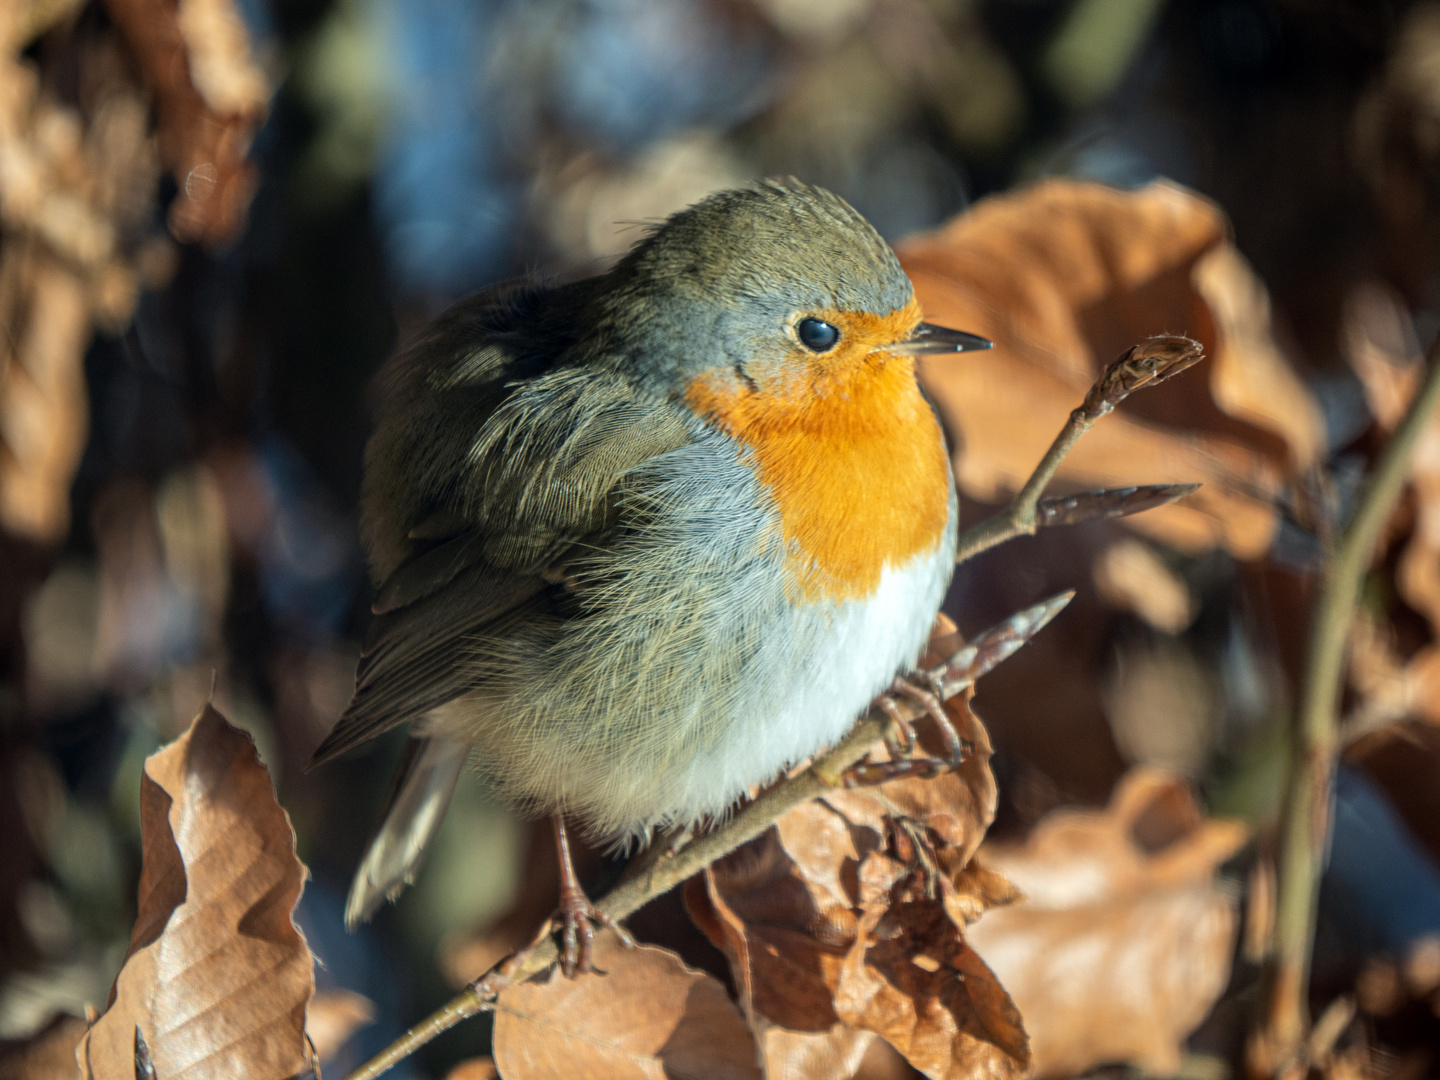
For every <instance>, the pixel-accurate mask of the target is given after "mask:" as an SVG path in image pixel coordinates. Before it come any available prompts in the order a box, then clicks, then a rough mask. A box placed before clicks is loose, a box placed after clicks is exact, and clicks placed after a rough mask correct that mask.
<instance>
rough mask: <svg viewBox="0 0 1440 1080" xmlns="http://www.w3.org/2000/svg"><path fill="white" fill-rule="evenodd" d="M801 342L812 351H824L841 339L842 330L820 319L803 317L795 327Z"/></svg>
mask: <svg viewBox="0 0 1440 1080" xmlns="http://www.w3.org/2000/svg"><path fill="white" fill-rule="evenodd" d="M795 333H796V334H797V335H799V337H800V344H801V345H804V346H805V347H806V348H807V349H809V350H810V351H811V352H824V351H825V350H826V349H829V348H832V347H833V346H834V344H835V343H836V342H837V341H839V340H840V331H839V329H838V328H837V327H834V326H831V325H830V324H829V323H828V322H822V321H821V320H819V319H801V320H800V322H799V323H798V324H797V325H796V327H795Z"/></svg>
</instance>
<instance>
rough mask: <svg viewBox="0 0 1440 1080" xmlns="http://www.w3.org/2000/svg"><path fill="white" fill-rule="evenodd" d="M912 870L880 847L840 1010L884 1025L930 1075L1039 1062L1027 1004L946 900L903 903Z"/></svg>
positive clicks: (865, 1024) (1013, 1073)
mask: <svg viewBox="0 0 1440 1080" xmlns="http://www.w3.org/2000/svg"><path fill="white" fill-rule="evenodd" d="M904 876H905V870H904V868H903V867H902V866H900V865H899V864H898V863H896V862H895V861H894V860H892V859H889V858H886V857H885V856H883V855H881V854H879V853H872V854H870V855H868V856H867V857H866V858H865V861H864V862H863V863H862V864H861V866H860V889H861V903H862V905H863V909H864V914H863V915H862V916H861V919H860V926H859V928H858V933H857V935H856V938H855V942H854V944H853V945H852V946H851V947H850V950H849V952H848V953H847V954H846V957H845V962H844V964H843V965H842V966H841V969H840V978H839V980H838V982H837V985H836V987H835V1011H836V1013H837V1014H838V1015H839V1016H840V1018H841V1019H842V1020H844V1021H846V1022H847V1023H849V1024H851V1025H852V1026H854V1027H857V1028H861V1029H863V1030H867V1031H873V1032H876V1033H877V1034H878V1035H880V1036H881V1037H883V1038H884V1039H885V1041H886V1042H888V1043H889V1044H890V1045H891V1046H893V1047H895V1049H897V1050H899V1051H900V1052H901V1053H902V1054H904V1055H905V1058H906V1060H907V1061H909V1062H910V1064H911V1065H913V1066H915V1068H917V1069H919V1070H920V1071H921V1072H923V1073H925V1074H926V1075H927V1076H931V1077H945V1078H950V1077H954V1078H957V1080H958V1078H960V1077H1006V1078H1008V1077H1018V1076H1022V1075H1024V1074H1025V1073H1026V1071H1027V1069H1028V1066H1029V1064H1030V1048H1029V1043H1028V1040H1027V1039H1026V1036H1025V1028H1024V1026H1023V1025H1022V1023H1021V1020H1020V1013H1019V1012H1018V1011H1017V1010H1016V1008H1015V1005H1014V1004H1013V1003H1012V1002H1011V1000H1010V997H1009V995H1007V994H1006V993H1005V990H1004V989H1003V988H1002V987H1001V985H1000V983H999V982H998V981H997V980H996V978H995V976H994V975H993V974H992V973H991V971H990V969H989V968H987V967H986V966H985V963H984V961H982V960H981V959H980V957H979V956H978V955H977V954H976V953H975V950H973V949H972V948H970V947H969V946H968V945H967V944H966V943H965V939H964V937H963V936H962V935H961V933H960V930H959V928H958V927H957V926H956V925H955V922H954V921H953V920H952V919H951V918H950V917H949V916H948V914H947V912H946V911H945V908H944V906H943V905H941V904H939V903H937V902H935V901H925V900H915V901H908V902H907V901H903V900H902V901H900V902H897V898H896V896H895V893H894V890H895V886H896V884H898V883H899V882H900V881H902V880H903V878H904Z"/></svg>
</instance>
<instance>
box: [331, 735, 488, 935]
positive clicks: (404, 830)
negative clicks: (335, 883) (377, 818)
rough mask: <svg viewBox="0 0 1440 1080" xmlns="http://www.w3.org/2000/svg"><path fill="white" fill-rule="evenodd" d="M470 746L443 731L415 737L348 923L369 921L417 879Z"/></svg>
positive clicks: (352, 898)
mask: <svg viewBox="0 0 1440 1080" xmlns="http://www.w3.org/2000/svg"><path fill="white" fill-rule="evenodd" d="M467 753H468V748H467V747H466V746H465V745H464V744H463V743H459V742H456V741H454V740H453V739H446V738H442V737H439V736H432V737H428V738H412V739H411V740H410V743H409V745H408V746H406V748H405V754H404V756H403V757H402V758H401V759H400V764H399V766H397V768H396V771H395V781H394V783H393V784H392V786H391V791H390V803H389V805H388V807H387V808H386V810H385V816H384V817H383V818H382V819H381V822H380V828H379V829H378V830H377V831H376V833H375V838H374V839H373V840H371V841H370V847H369V849H368V850H367V851H366V852H365V858H364V859H362V860H361V862H360V868H359V869H358V870H356V871H355V880H354V881H353V882H352V883H351V885H350V895H349V896H348V897H347V898H346V900H345V926H346V927H347V928H348V929H351V930H353V929H355V927H356V926H358V925H359V924H360V923H362V922H367V921H368V920H369V919H370V917H371V916H372V915H374V914H375V912H376V911H377V910H378V909H379V907H380V905H381V904H382V903H384V902H385V901H386V900H394V899H395V898H396V897H397V896H399V895H400V892H401V890H402V889H404V888H405V886H406V885H409V884H410V883H411V882H412V881H414V880H415V874H416V872H417V871H418V870H419V869H420V862H421V860H422V859H423V858H424V855H425V848H426V846H427V845H428V844H429V843H430V841H431V840H432V839H434V837H435V833H436V832H437V831H439V828H440V822H442V821H443V820H444V819H445V810H446V809H447V808H448V807H449V805H450V796H451V795H453V794H454V793H455V783H456V781H458V780H459V779H460V772H461V770H462V769H464V767H465V757H466V754H467Z"/></svg>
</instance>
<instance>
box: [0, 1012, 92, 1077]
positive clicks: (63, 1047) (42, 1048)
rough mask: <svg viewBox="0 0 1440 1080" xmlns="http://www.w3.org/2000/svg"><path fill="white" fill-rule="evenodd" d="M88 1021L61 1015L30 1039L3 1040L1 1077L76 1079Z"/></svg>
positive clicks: (0, 1046) (0, 1063)
mask: <svg viewBox="0 0 1440 1080" xmlns="http://www.w3.org/2000/svg"><path fill="white" fill-rule="evenodd" d="M85 1027H86V1024H85V1021H84V1020H82V1019H81V1018H80V1017H78V1016H68V1015H65V1014H63V1013H62V1014H60V1015H58V1016H56V1017H55V1018H54V1019H53V1020H51V1021H50V1022H49V1023H48V1024H46V1025H45V1026H44V1027H43V1028H41V1029H40V1030H39V1031H37V1032H36V1033H35V1034H34V1035H32V1036H30V1037H29V1038H28V1039H14V1040H6V1041H4V1042H0V1080H74V1076H75V1044H76V1043H78V1042H79V1041H80V1036H82V1035H84V1034H85Z"/></svg>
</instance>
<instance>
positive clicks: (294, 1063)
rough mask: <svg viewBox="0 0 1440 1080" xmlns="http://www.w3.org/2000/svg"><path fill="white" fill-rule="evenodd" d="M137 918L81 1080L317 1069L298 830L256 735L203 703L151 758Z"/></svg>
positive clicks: (268, 1074)
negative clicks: (139, 1071)
mask: <svg viewBox="0 0 1440 1080" xmlns="http://www.w3.org/2000/svg"><path fill="white" fill-rule="evenodd" d="M140 821H141V836H142V840H143V843H144V862H143V864H142V867H141V871H140V890H139V913H138V915H137V917H136V920H135V929H134V932H133V934H132V936H131V941H130V951H129V953H128V955H127V956H126V959H125V966H124V967H123V968H122V969H121V971H120V975H119V977H118V978H117V979H116V980H115V986H114V989H113V990H112V991H111V1000H110V1004H109V1006H108V1008H107V1009H106V1011H105V1013H104V1014H103V1015H102V1016H101V1017H100V1019H99V1020H97V1021H96V1023H95V1024H94V1026H93V1027H91V1029H90V1031H89V1032H88V1033H87V1034H86V1036H85V1038H84V1039H83V1040H82V1041H81V1043H80V1045H79V1047H78V1048H77V1050H76V1058H77V1060H78V1061H79V1063H80V1066H81V1071H82V1074H83V1075H84V1076H85V1077H86V1078H87V1080H88V1078H90V1077H96V1078H112V1077H113V1078H117V1080H118V1078H122V1077H123V1078H125V1080H130V1078H131V1077H133V1076H134V1074H135V1061H136V1055H137V1053H139V1052H140V1049H141V1047H142V1046H143V1047H144V1048H145V1049H146V1050H148V1054H149V1060H150V1061H151V1062H152V1064H153V1065H154V1068H155V1074H156V1075H157V1076H162V1077H165V1078H166V1080H180V1078H182V1077H183V1078H185V1080H201V1078H208V1077H215V1078H216V1080H220V1078H225V1080H229V1078H232V1077H237V1076H244V1077H246V1078H247V1080H269V1078H274V1080H286V1078H289V1077H293V1076H295V1075H297V1074H298V1073H300V1072H302V1071H305V1070H306V1069H308V1068H309V1066H310V1060H309V1055H308V1053H307V1050H306V1043H305V1009H306V1005H307V1003H308V1002H309V1001H310V997H311V995H312V994H313V993H314V989H315V982H314V971H313V959H312V957H311V954H310V950H309V948H308V947H307V946H306V944H305V939H304V937H303V936H302V935H301V934H300V931H299V930H298V929H296V927H295V924H294V922H293V921H292V919H291V913H292V912H293V911H294V908H295V904H296V903H297V901H298V900H299V899H300V890H301V888H302V886H303V883H304V880H305V867H304V866H303V865H302V864H301V862H300V860H299V859H298V858H296V856H295V835H294V833H293V831H292V830H291V828H290V820H289V817H288V816H287V815H286V813H285V811H284V810H283V809H281V807H280V805H279V804H278V803H277V802H276V801H275V789H274V787H273V786H272V785H271V783H270V777H269V776H268V774H267V773H266V772H265V767H264V766H263V765H262V764H261V763H260V760H259V757H258V756H257V755H256V753H255V746H254V743H253V742H251V740H250V737H249V736H248V735H246V734H244V733H243V732H241V731H238V730H237V729H235V728H233V727H231V726H230V724H229V723H228V722H227V721H226V719H225V718H224V717H223V716H221V715H220V713H219V712H217V711H216V710H215V709H214V708H213V707H212V706H209V705H207V706H206V707H205V708H204V710H203V711H202V712H201V713H200V715H199V716H198V717H196V719H195V722H194V723H193V724H192V725H191V726H190V730H189V731H187V732H186V733H185V734H184V735H182V736H180V738H178V739H176V740H175V741H174V742H172V743H170V744H169V745H168V746H166V747H164V748H163V749H161V750H159V751H158V752H156V753H155V754H152V755H151V756H150V757H149V758H148V759H147V760H146V762H145V773H144V776H143V777H142V778H141V792H140Z"/></svg>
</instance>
